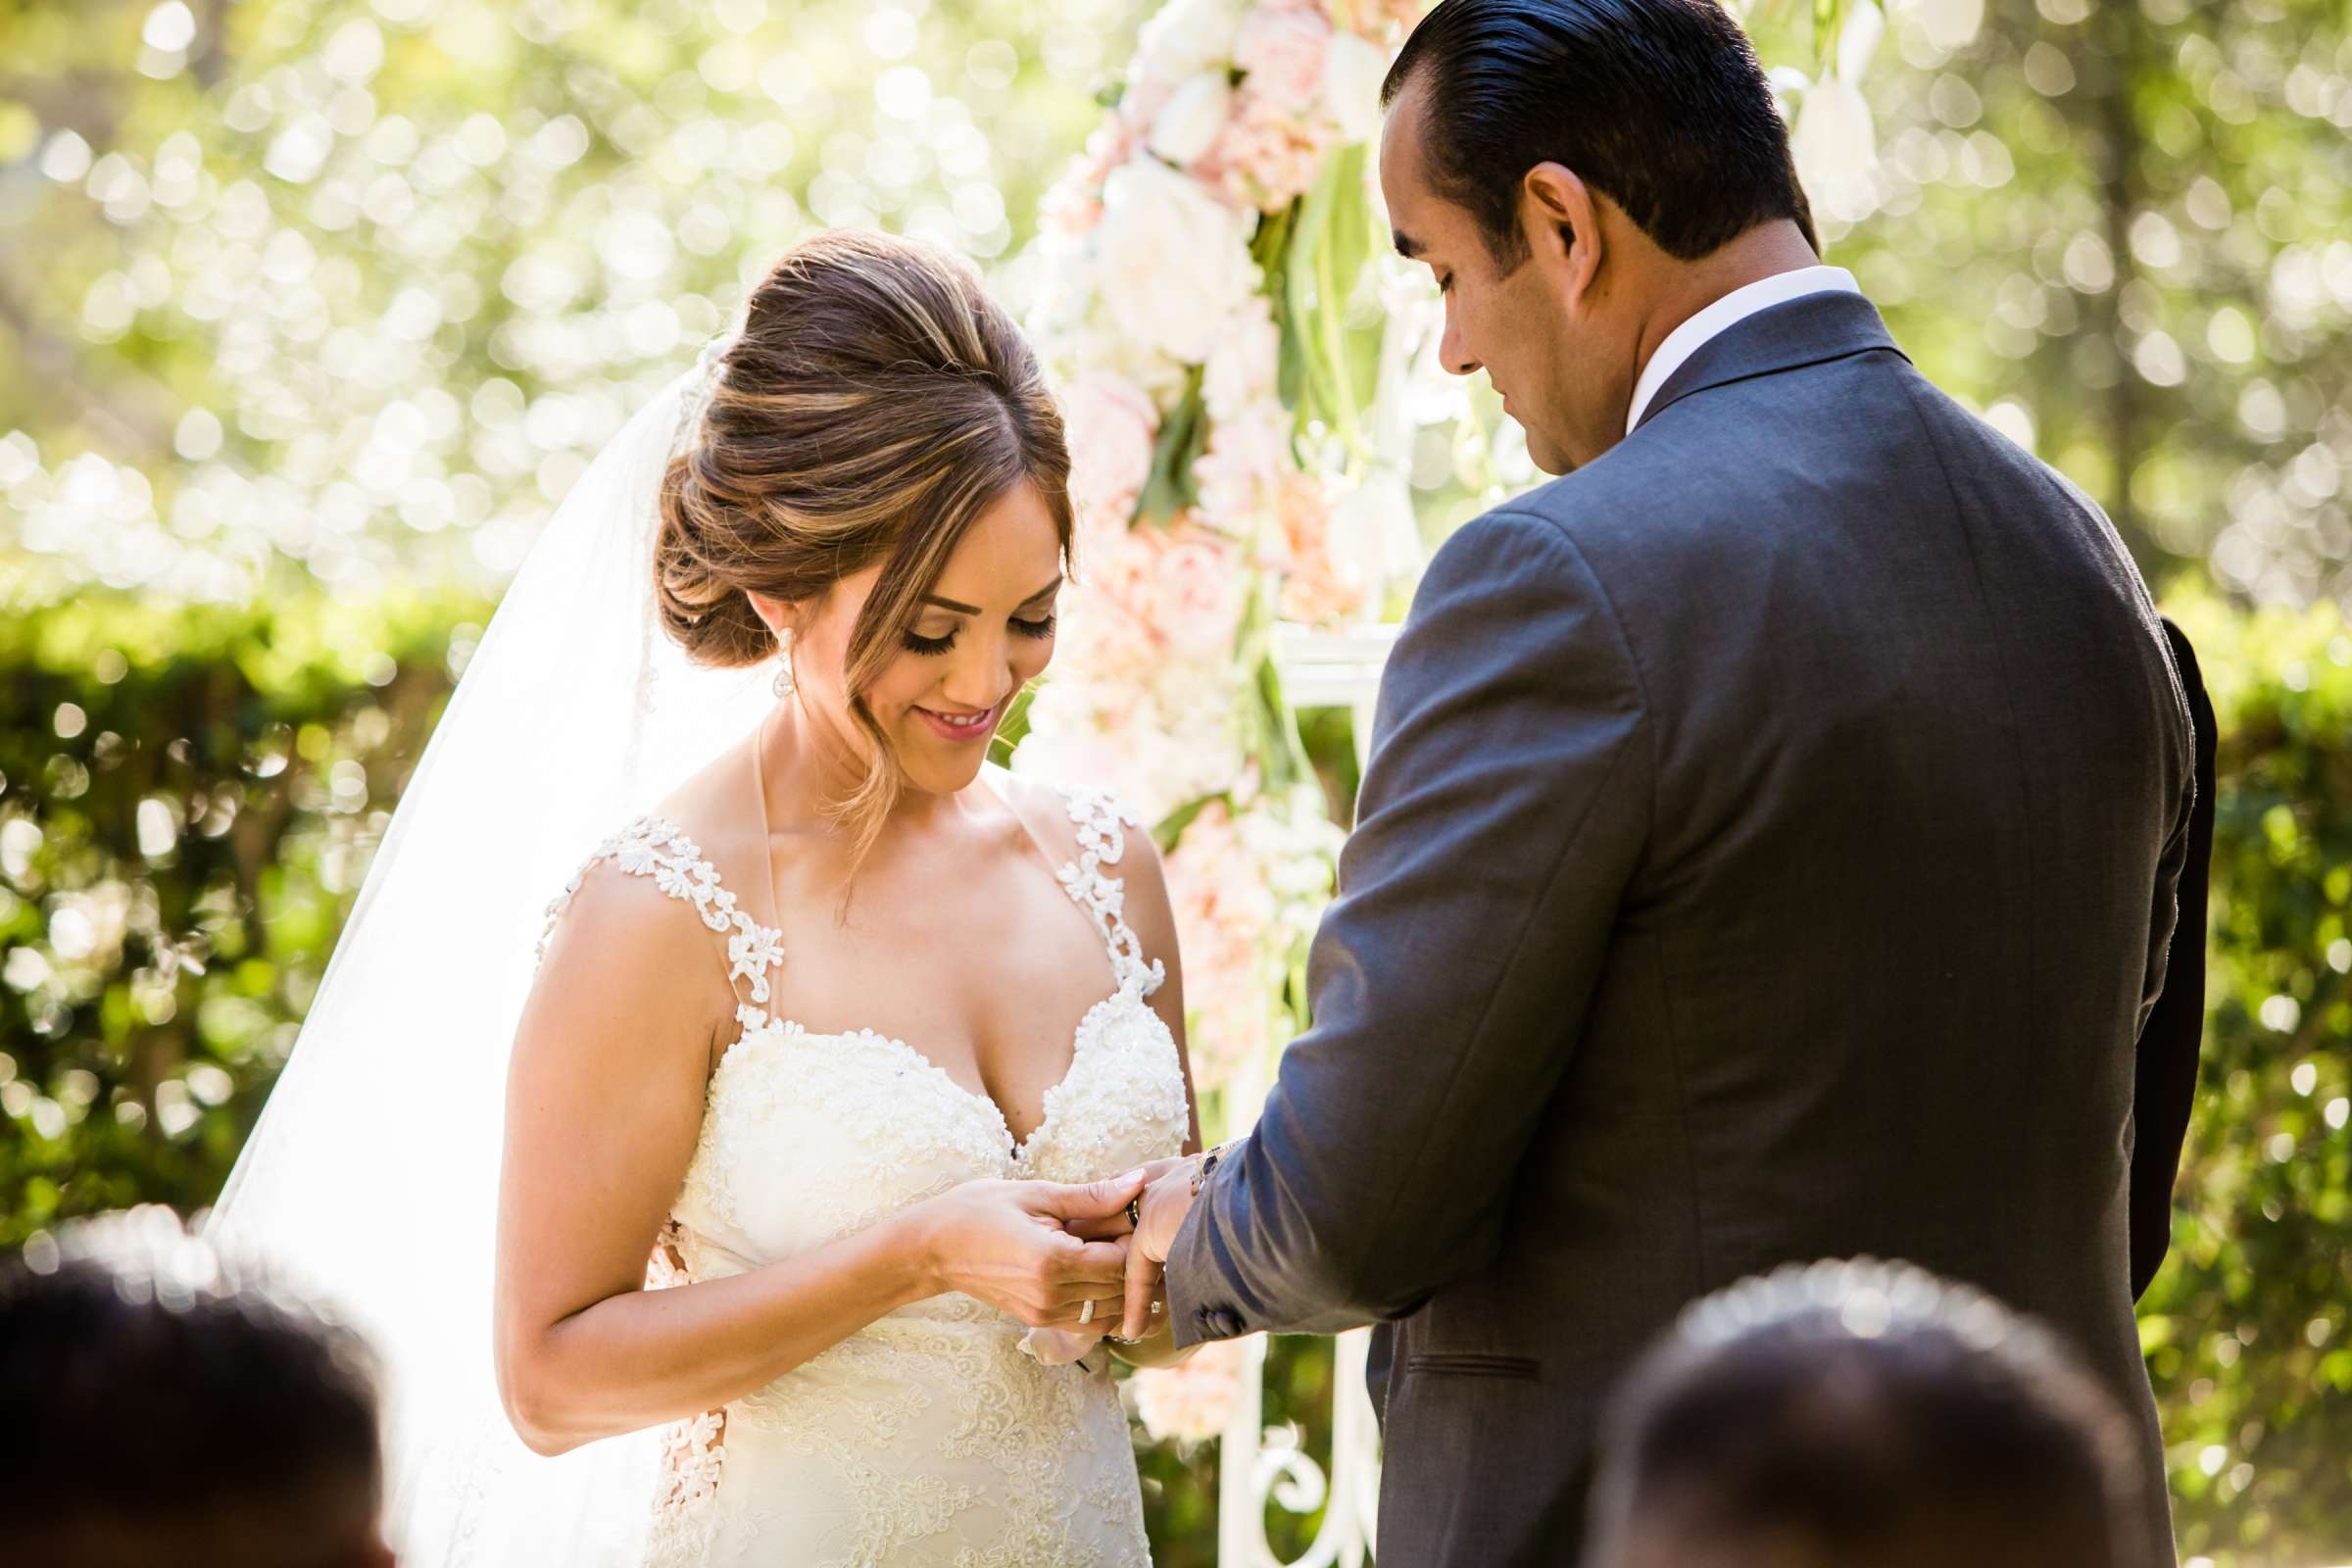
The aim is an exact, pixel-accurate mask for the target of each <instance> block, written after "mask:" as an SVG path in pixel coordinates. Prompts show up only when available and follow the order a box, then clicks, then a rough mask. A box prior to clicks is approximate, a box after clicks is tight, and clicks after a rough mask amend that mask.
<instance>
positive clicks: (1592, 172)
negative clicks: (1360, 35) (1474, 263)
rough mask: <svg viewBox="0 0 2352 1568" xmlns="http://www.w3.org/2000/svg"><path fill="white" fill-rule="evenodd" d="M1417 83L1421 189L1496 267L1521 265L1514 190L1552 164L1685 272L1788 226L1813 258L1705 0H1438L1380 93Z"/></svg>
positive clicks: (1742, 40) (1770, 123)
mask: <svg viewBox="0 0 2352 1568" xmlns="http://www.w3.org/2000/svg"><path fill="white" fill-rule="evenodd" d="M1415 82H1417V83H1419V84H1420V87H1421V105H1420V112H1421V125H1422V128H1423V135H1422V137H1421V146H1422V150H1423V158H1424V161H1425V164H1426V167H1427V170H1428V174H1429V178H1430V182H1431V184H1432V185H1433V186H1434V187H1435V188H1436V189H1437V191H1438V192H1439V194H1441V195H1443V196H1444V197H1446V200H1448V201H1451V202H1453V203H1454V204H1456V205H1457V206H1460V207H1464V208H1467V209H1468V210H1469V212H1470V215H1471V217H1472V218H1473V219H1475V220H1476V221H1477V223H1478V226H1479V230H1480V232H1481V233H1482V234H1483V235H1484V236H1485V239H1486V243H1487V249H1488V251H1489V252H1490V253H1491V254H1492V255H1493V256H1494V258H1495V261H1496V263H1497V264H1499V265H1500V266H1501V268H1502V270H1505V271H1508V270H1511V269H1513V268H1515V267H1517V266H1518V265H1519V263H1520V262H1521V261H1523V260H1525V259H1526V256H1527V239H1526V236H1525V235H1523V234H1522V233H1521V232H1520V231H1519V220H1518V213H1519V184H1520V180H1521V179H1522V178H1524V177H1525V175H1526V173H1527V172H1528V171H1529V170H1531V169H1533V168H1535V167H1536V166H1537V165H1538V164H1543V163H1555V164H1559V165H1561V166H1563V167H1565V168H1567V169H1571V170H1574V171H1575V172H1576V174H1577V177H1578V178H1580V179H1582V180H1584V181H1585V183H1586V184H1587V185H1590V186H1591V187H1592V188H1593V189H1594V190H1597V191H1599V192H1601V193H1602V194H1603V195H1605V196H1607V197H1608V198H1609V200H1611V201H1613V202H1615V203H1616V204H1617V205H1618V206H1619V207H1620V208H1622V209H1623V210H1624V212H1625V215H1626V216H1627V217H1628V218H1630V219H1632V220H1633V221H1635V222H1636V223H1637V224H1639V225H1641V228H1642V232H1643V233H1644V234H1647V235H1648V236H1649V237H1650V239H1651V240H1652V241H1653V242H1655V243H1656V244H1657V246H1658V248H1659V249H1661V250H1663V251H1665V252H1666V253H1667V254H1668V255H1669V256H1674V257H1678V258H1680V259H1681V260H1684V261H1695V260H1696V259H1697V258H1699V257H1701V256H1705V255H1707V254H1708V253H1709V252H1711V251H1713V250H1715V249H1716V248H1717V247H1719V246H1721V245H1723V244H1724V243H1726V242H1727V241H1729V240H1732V239H1735V238H1737V237H1738V236H1740V234H1743V233H1745V232H1746V231H1747V230H1748V229H1750V228H1753V227H1754V226H1755V225H1756V224H1758V223H1763V222H1769V221H1772V220H1774V219H1781V218H1786V219H1790V220H1793V221H1795V223H1796V225H1797V226H1798V227H1799V228H1801V229H1802V230H1804V235H1805V239H1806V240H1807V241H1808V242H1809V243H1810V244H1811V245H1812V246H1813V248H1814V249H1815V250H1817V251H1818V250H1819V249H1820V248H1821V242H1820V240H1819V239H1818V238H1816V237H1815V235H1814V232H1813V214H1812V210H1811V209H1810V208H1809V207H1808V206H1807V205H1806V202H1805V193H1804V189H1803V187H1802V186H1800V185H1799V184H1798V183H1797V179H1796V166H1795V164H1794V162H1793V161H1791V159H1790V157H1789V126H1788V123H1787V122H1786V121H1784V120H1783V119H1782V118H1781V112H1780V109H1779V107H1778V106H1777V105H1776V104H1775V103H1774V101H1773V96H1772V88H1771V85H1770V84H1769V83H1768V82H1767V81H1766V80H1765V78H1764V68H1763V66H1762V65H1761V64H1760V63H1759V62H1758V61H1757V59H1756V51H1755V49H1754V47H1753V46H1752V45H1751V44H1750V43H1749V42H1748V40H1747V34H1746V33H1745V32H1744V31H1742V30H1741V29H1740V25H1739V24H1738V23H1737V22H1734V21H1733V20H1732V19H1731V18H1730V17H1729V16H1728V15H1726V14H1725V12H1724V10H1723V8H1722V7H1721V6H1719V5H1717V4H1716V3H1715V0H1444V3H1443V4H1441V5H1439V6H1438V7H1437V9H1435V10H1433V11H1432V12H1430V14H1429V15H1428V16H1426V17H1424V18H1423V19H1422V20H1421V24H1420V25H1419V26H1417V27H1415V28H1414V29H1413V30H1412V33H1411V35H1410V36H1409V37H1407V38H1406V39H1405V40H1404V48H1403V49H1402V50H1401V51H1400V52H1399V53H1398V54H1397V63H1396V64H1395V65H1394V66H1392V67H1390V69H1389V75H1388V80H1387V81H1386V82H1384V83H1383V84H1382V86H1381V95H1380V97H1381V102H1382V103H1383V104H1384V105H1386V104H1390V103H1393V102H1394V101H1395V100H1396V98H1397V94H1398V93H1400V92H1402V91H1403V90H1404V88H1405V87H1406V85H1407V84H1408V83H1415Z"/></svg>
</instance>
